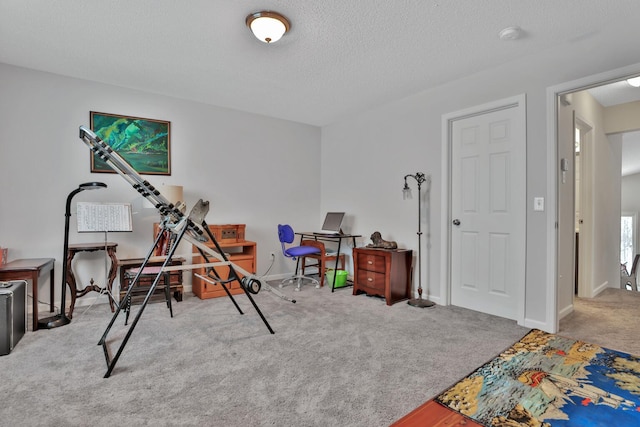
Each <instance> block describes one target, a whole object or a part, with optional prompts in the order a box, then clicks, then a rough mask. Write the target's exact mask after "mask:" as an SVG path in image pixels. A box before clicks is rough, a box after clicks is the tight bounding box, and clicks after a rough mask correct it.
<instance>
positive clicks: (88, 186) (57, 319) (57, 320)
mask: <svg viewBox="0 0 640 427" xmlns="http://www.w3.org/2000/svg"><path fill="white" fill-rule="evenodd" d="M101 188H107V184H105V183H103V182H85V183H84V184H80V185H79V186H78V188H76V189H75V190H73V191H72V192H71V193H69V196H67V209H66V211H65V214H64V215H65V221H64V254H63V256H62V296H61V301H60V314H57V315H55V316H51V317H47V318H44V319H40V320H38V327H39V328H42V329H53V328H57V327H58V326H64V325H68V324H69V323H71V319H69V318H68V317H67V313H66V303H67V301H66V296H67V268H68V267H70V266H67V252H69V218H70V217H71V199H73V196H75V195H76V194H78V193H80V192H81V191H84V190H99V189H101Z"/></svg>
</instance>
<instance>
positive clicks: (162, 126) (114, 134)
mask: <svg viewBox="0 0 640 427" xmlns="http://www.w3.org/2000/svg"><path fill="white" fill-rule="evenodd" d="M91 130H92V131H93V132H94V133H95V134H96V135H98V137H100V139H102V140H103V141H104V142H106V143H107V144H108V145H109V146H110V147H111V148H112V149H113V151H115V152H116V153H118V154H119V155H120V157H122V158H123V159H124V160H126V161H127V163H129V164H130V165H131V167H133V168H134V169H135V170H136V172H138V173H139V174H146V175H171V122H167V121H163V120H155V119H145V118H142V117H132V116H122V115H118V114H108V113H98V112H95V111H91ZM91 172H98V173H115V172H114V170H113V169H112V168H111V167H109V165H107V164H106V163H105V162H104V161H103V160H102V159H100V158H98V157H97V156H96V155H95V154H94V153H93V152H92V153H91Z"/></svg>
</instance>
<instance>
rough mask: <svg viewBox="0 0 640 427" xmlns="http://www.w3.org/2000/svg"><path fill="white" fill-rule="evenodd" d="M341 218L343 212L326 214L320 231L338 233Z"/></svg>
mask: <svg viewBox="0 0 640 427" xmlns="http://www.w3.org/2000/svg"><path fill="white" fill-rule="evenodd" d="M343 218H344V212H327V216H326V217H324V223H323V224H322V231H331V232H334V233H340V226H341V225H342V219H343Z"/></svg>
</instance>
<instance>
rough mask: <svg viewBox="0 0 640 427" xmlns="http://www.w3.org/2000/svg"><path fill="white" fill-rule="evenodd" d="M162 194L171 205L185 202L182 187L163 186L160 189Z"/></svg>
mask: <svg viewBox="0 0 640 427" xmlns="http://www.w3.org/2000/svg"><path fill="white" fill-rule="evenodd" d="M160 193H162V195H163V196H164V197H166V199H167V200H168V201H170V202H171V203H173V204H174V205H175V204H176V203H178V202H184V194H183V188H182V185H164V184H163V185H162V187H161V188H160Z"/></svg>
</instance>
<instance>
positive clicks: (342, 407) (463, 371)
mask: <svg viewBox="0 0 640 427" xmlns="http://www.w3.org/2000/svg"><path fill="white" fill-rule="evenodd" d="M284 292H285V293H286V294H288V295H291V296H294V297H295V298H296V299H297V300H298V302H297V303H296V304H292V303H290V302H287V301H284V300H282V299H280V298H278V297H276V296H275V295H273V294H271V293H269V292H267V291H265V290H263V291H261V292H260V294H259V295H257V296H256V302H257V303H258V305H259V306H260V308H261V309H262V311H263V313H264V314H265V316H266V318H267V319H268V321H269V322H270V324H271V326H272V327H273V329H274V330H275V332H276V333H275V335H271V334H269V332H268V331H267V328H266V327H265V326H264V324H263V323H262V321H261V320H260V318H259V317H258V315H257V314H256V312H255V311H254V310H253V308H252V307H251V306H250V303H249V301H248V300H247V298H246V297H245V296H244V295H240V296H238V297H237V301H238V303H239V304H240V306H241V307H242V309H243V310H244V311H245V314H244V315H240V314H238V312H237V311H236V310H235V308H234V306H233V304H232V303H231V301H229V300H228V299H227V298H220V299H214V300H199V299H198V298H195V297H189V296H185V300H184V301H183V302H180V303H174V305H173V307H174V318H173V319H172V318H170V317H169V312H168V310H167V309H166V307H165V305H164V304H163V303H155V304H150V305H149V306H148V307H147V309H146V311H145V312H144V313H143V316H142V318H141V321H140V323H139V324H138V326H137V328H136V329H135V331H134V332H133V335H132V336H131V339H130V341H129V343H128V344H127V346H126V347H125V349H124V352H123V354H122V357H121V358H120V360H119V362H118V364H117V366H116V368H115V369H114V371H113V374H112V376H111V377H110V378H108V379H104V378H103V376H104V374H105V372H106V369H107V366H106V362H105V359H104V356H103V353H102V348H101V347H100V346H98V345H97V343H98V340H99V339H100V337H101V335H102V333H103V332H104V329H105V327H106V326H107V324H108V322H109V320H110V319H111V313H110V311H109V308H108V305H106V304H104V305H98V306H94V307H91V308H90V309H89V310H88V311H86V313H82V311H81V310H78V311H77V315H76V317H75V318H74V319H73V322H72V323H71V324H70V325H67V326H64V327H61V328H57V329H52V330H41V331H37V332H28V333H27V334H26V335H25V337H24V338H23V339H22V340H21V341H20V342H19V343H18V345H17V346H16V348H15V349H14V351H13V352H12V353H11V354H9V355H7V356H3V357H0V384H2V385H1V386H0V387H1V389H2V403H1V404H0V420H1V421H0V424H2V425H16V426H18V425H19V426H22V425H29V426H59V425H64V426H112V425H127V426H140V425H153V426H173V425H189V426H386V425H389V424H390V423H392V422H393V421H395V420H397V419H399V418H400V417H402V416H403V415H405V414H406V413H408V412H410V411H411V410H413V409H414V408H416V407H417V406H419V405H420V404H422V403H423V402H425V401H426V400H428V399H430V398H432V397H434V396H435V395H436V394H438V393H439V392H441V391H442V390H444V389H446V388H447V387H449V386H450V385H451V384H453V383H455V382H456V381H458V380H459V379H460V378H462V377H463V376H465V375H467V374H469V373H470V372H471V371H473V370H474V369H475V368H477V367H478V366H480V365H481V364H483V363H485V362H486V361H488V360H489V359H491V358H493V357H495V356H496V355H497V354H498V353H500V352H501V351H502V350H504V349H505V348H507V347H508V346H510V345H511V344H513V342H515V341H517V340H518V339H520V338H521V337H522V336H523V335H524V334H525V333H526V332H527V331H528V329H526V328H523V327H520V326H517V325H516V324H515V322H513V321H510V320H505V319H501V318H497V317H493V316H489V315H485V314H480V313H477V312H473V311H469V310H465V309H461V308H456V307H441V306H437V307H435V308H433V309H420V308H415V307H411V306H409V305H407V304H406V303H405V302H400V303H397V304H395V305H393V306H391V307H388V306H386V305H385V303H384V301H383V300H382V299H380V298H376V297H367V296H364V295H358V296H353V295H351V289H350V288H347V289H340V290H337V291H336V292H335V293H331V289H330V288H327V287H325V288H323V289H320V290H317V289H315V288H313V287H311V286H304V287H303V289H302V291H300V292H294V291H293V287H288V288H285V290H284ZM123 320H124V316H121V317H119V319H118V321H117V322H116V325H117V327H114V330H112V332H111V334H110V335H109V337H110V340H112V341H113V340H115V342H114V343H112V346H111V348H112V351H114V352H115V350H116V349H117V346H118V345H119V344H120V341H119V340H120V339H121V337H122V336H123V334H124V329H123V328H122V323H123Z"/></svg>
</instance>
